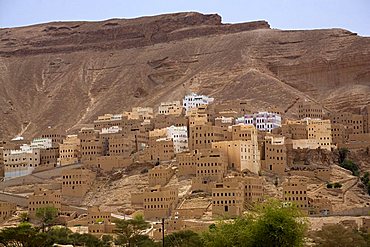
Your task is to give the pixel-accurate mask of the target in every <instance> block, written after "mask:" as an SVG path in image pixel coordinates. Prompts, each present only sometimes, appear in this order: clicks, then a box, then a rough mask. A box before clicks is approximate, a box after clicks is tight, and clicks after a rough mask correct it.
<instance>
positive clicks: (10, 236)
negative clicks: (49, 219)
mask: <svg viewBox="0 0 370 247" xmlns="http://www.w3.org/2000/svg"><path fill="white" fill-rule="evenodd" d="M39 232H40V230H39V228H35V227H32V226H31V225H30V224H29V223H21V224H19V225H18V226H17V227H11V228H4V229H2V230H1V232H0V246H4V247H8V246H9V247H13V246H14V247H16V246H20V247H43V246H48V245H47V241H46V236H45V235H42V234H39Z"/></svg>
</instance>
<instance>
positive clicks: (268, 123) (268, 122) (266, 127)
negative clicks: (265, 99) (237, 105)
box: [236, 112, 281, 132]
mask: <svg viewBox="0 0 370 247" xmlns="http://www.w3.org/2000/svg"><path fill="white" fill-rule="evenodd" d="M236 123H237V124H239V123H244V124H253V125H254V126H255V127H256V129H257V130H260V131H268V132H271V131H272V130H273V129H275V128H278V127H281V116H280V115H279V114H277V113H273V112H257V113H253V114H246V115H245V116H244V117H240V118H237V119H236Z"/></svg>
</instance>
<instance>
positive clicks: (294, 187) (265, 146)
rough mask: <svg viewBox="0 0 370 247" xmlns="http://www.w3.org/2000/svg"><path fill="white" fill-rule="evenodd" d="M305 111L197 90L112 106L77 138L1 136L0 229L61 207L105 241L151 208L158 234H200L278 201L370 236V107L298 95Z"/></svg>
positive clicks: (74, 223)
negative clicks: (331, 105) (368, 176)
mask: <svg viewBox="0 0 370 247" xmlns="http://www.w3.org/2000/svg"><path fill="white" fill-rule="evenodd" d="M297 109H298V112H297V113H298V114H297V115H296V116H286V114H285V113H284V112H277V111H274V110H272V109H265V110H264V109H261V111H258V112H252V111H250V109H249V107H248V101H243V100H233V101H217V99H214V98H211V97H208V96H206V95H198V94H196V93H189V94H188V95H186V96H185V97H184V98H183V99H182V100H181V101H180V100H179V101H173V102H163V103H161V104H160V105H159V106H158V107H156V108H152V107H134V108H132V109H131V111H125V112H122V113H107V114H105V115H102V116H99V117H98V118H97V119H96V120H94V121H93V123H90V124H89V125H86V127H83V128H81V129H80V130H78V131H76V133H68V134H67V133H66V132H61V131H58V130H57V129H56V128H55V127H53V126H50V128H48V129H46V130H45V131H44V133H43V134H42V135H40V136H38V137H36V138H33V139H32V140H26V139H24V138H23V137H22V136H17V137H15V138H14V139H12V140H4V141H2V142H1V143H0V169H1V170H0V174H1V175H0V176H1V179H2V181H1V182H0V190H1V191H0V201H1V202H0V224H1V225H2V226H3V227H4V226H12V225H16V224H17V223H18V222H19V220H20V215H21V214H22V213H24V212H26V213H27V214H28V215H29V217H30V219H31V222H32V219H35V217H36V216H35V214H36V211H37V209H39V208H44V207H54V208H56V209H57V211H58V219H57V220H58V223H59V224H62V225H66V226H67V227H69V228H70V229H71V230H73V231H75V232H88V233H91V234H94V235H98V236H100V235H103V234H112V233H113V232H114V229H115V223H114V219H130V218H132V217H134V216H135V215H137V214H142V215H143V217H144V219H145V220H147V221H149V222H150V223H151V228H150V229H149V230H148V231H147V232H146V234H148V235H149V236H150V237H151V238H153V239H157V240H158V239H161V238H162V234H163V229H164V233H165V234H169V233H172V232H176V231H179V230H184V229H190V230H193V231H202V230H203V229H207V228H208V227H209V226H210V225H211V224H213V223H214V222H215V221H217V220H220V219H229V218H236V217H240V216H242V215H243V213H244V212H245V211H248V210H249V209H250V208H251V207H253V205H254V204H255V203H259V202H263V201H265V200H268V199H269V198H277V199H279V200H281V202H282V203H285V204H292V205H295V206H297V207H298V208H299V209H300V210H301V211H302V213H303V214H304V215H306V216H307V217H308V218H309V219H310V223H311V227H312V228H320V227H322V226H323V225H324V224H327V223H338V222H339V221H340V222H341V223H342V224H344V225H346V226H348V227H352V228H356V229H359V228H365V229H367V231H368V232H370V216H369V212H370V196H369V195H368V194H367V191H366V187H364V185H362V184H361V179H360V176H361V175H363V173H361V170H362V171H366V170H369V169H370V166H369V164H370V162H369V157H370V156H369V148H370V105H367V106H365V107H364V108H363V109H359V110H358V113H357V114H354V113H348V112H334V111H330V110H328V109H326V108H324V107H323V106H322V105H320V104H318V103H317V102H313V101H310V100H307V99H299V101H298V102H297ZM343 156H344V157H343ZM350 159H353V160H350ZM346 162H347V163H348V162H356V163H357V164H358V165H359V167H360V169H358V170H355V171H353V170H352V171H351V170H350V169H348V166H346V165H345V164H347V163H346ZM342 164H344V165H342ZM162 222H163V224H162Z"/></svg>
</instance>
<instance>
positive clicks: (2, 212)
mask: <svg viewBox="0 0 370 247" xmlns="http://www.w3.org/2000/svg"><path fill="white" fill-rule="evenodd" d="M16 211H17V205H16V204H15V203H11V202H2V201H0V223H3V222H4V221H6V220H7V219H9V218H10V217H11V216H12V215H13V214H14V213H15V212H16Z"/></svg>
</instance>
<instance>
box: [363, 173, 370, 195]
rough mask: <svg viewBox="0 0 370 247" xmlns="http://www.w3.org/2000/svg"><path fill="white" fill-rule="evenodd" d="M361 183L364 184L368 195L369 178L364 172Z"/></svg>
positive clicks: (369, 191)
mask: <svg viewBox="0 0 370 247" xmlns="http://www.w3.org/2000/svg"><path fill="white" fill-rule="evenodd" d="M361 182H362V183H363V184H364V186H365V188H366V191H367V193H368V194H369V195H370V176H369V172H365V174H364V175H363V176H362V177H361Z"/></svg>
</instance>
